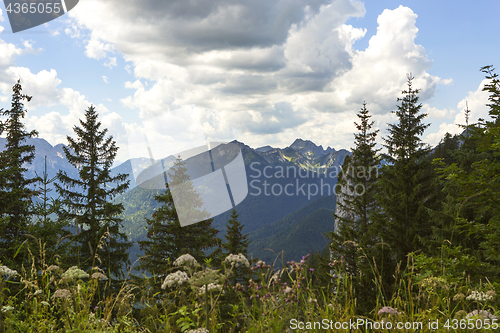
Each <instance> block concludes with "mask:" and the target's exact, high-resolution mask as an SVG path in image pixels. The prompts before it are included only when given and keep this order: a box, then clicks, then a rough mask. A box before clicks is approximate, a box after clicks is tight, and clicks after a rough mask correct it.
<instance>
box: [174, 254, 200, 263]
mask: <svg viewBox="0 0 500 333" xmlns="http://www.w3.org/2000/svg"><path fill="white" fill-rule="evenodd" d="M196 265H198V262H197V261H196V259H195V258H194V257H193V256H192V255H190V254H188V253H186V254H183V255H182V256H180V257H179V258H177V259H175V261H174V266H196Z"/></svg>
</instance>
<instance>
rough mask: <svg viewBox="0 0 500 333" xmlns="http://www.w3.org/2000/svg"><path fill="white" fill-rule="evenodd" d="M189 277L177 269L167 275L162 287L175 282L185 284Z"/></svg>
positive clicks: (169, 285)
mask: <svg viewBox="0 0 500 333" xmlns="http://www.w3.org/2000/svg"><path fill="white" fill-rule="evenodd" d="M188 281H189V277H188V275H187V274H186V273H185V272H182V271H177V272H175V273H171V274H169V275H167V277H166V278H165V281H163V284H162V285H161V289H165V288H167V287H171V286H172V285H173V284H179V285H181V284H183V283H184V282H188Z"/></svg>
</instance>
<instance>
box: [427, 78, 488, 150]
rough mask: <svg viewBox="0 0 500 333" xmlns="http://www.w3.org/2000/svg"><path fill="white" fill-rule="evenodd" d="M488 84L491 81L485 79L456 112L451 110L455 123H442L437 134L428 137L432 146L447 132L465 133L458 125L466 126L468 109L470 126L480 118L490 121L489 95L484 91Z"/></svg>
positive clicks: (461, 102) (459, 105) (470, 92)
mask: <svg viewBox="0 0 500 333" xmlns="http://www.w3.org/2000/svg"><path fill="white" fill-rule="evenodd" d="M487 83H489V80H488V79H484V80H483V81H482V82H481V83H480V84H479V87H478V88H477V89H476V90H474V91H469V92H468V94H467V96H466V97H465V98H464V99H462V100H461V101H460V102H458V103H457V109H456V110H449V111H448V112H449V113H450V114H453V115H455V118H454V120H453V122H451V123H449V122H444V123H441V124H440V125H439V130H438V131H437V132H434V133H431V134H429V135H427V137H426V140H427V142H428V143H430V144H432V145H436V144H438V143H439V141H440V140H441V139H442V138H443V137H444V135H445V134H446V133H447V132H448V133H450V134H460V133H461V132H462V131H463V128H462V127H460V126H458V125H465V124H466V119H465V110H466V109H468V110H469V111H470V113H469V124H474V123H477V122H478V120H479V119H480V118H481V119H485V120H490V116H489V108H488V106H486V104H488V96H489V93H488V92H487V91H483V88H484V85H485V84H487Z"/></svg>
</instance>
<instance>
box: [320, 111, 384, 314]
mask: <svg viewBox="0 0 500 333" xmlns="http://www.w3.org/2000/svg"><path fill="white" fill-rule="evenodd" d="M357 116H358V118H359V119H360V122H359V123H355V125H356V128H357V130H358V131H359V132H358V133H356V134H355V135H354V137H355V145H356V146H355V148H353V149H352V154H351V155H350V156H348V157H346V158H345V160H344V163H343V166H342V173H341V174H340V175H339V177H338V178H339V179H338V184H339V185H340V186H337V187H336V189H337V208H336V213H335V231H334V232H331V233H330V234H329V237H330V239H331V242H330V251H331V261H338V262H340V261H341V258H343V259H344V261H345V268H346V272H347V274H349V275H350V278H352V280H353V282H354V283H353V287H354V289H355V290H354V292H355V293H356V296H357V298H358V304H359V305H360V307H361V308H363V309H362V310H361V311H365V310H366V311H370V309H371V308H372V305H373V304H372V303H373V300H374V299H376V297H375V296H376V295H375V289H374V288H373V283H372V280H373V277H372V275H373V274H372V273H373V269H372V258H373V257H374V256H375V255H376V252H375V244H376V242H377V239H376V233H375V232H374V230H372V229H373V226H372V214H373V212H374V211H375V209H376V200H375V194H376V192H377V177H378V169H379V165H380V161H379V158H378V156H377V155H378V154H377V153H378V151H379V150H380V149H375V145H376V143H375V139H376V136H377V133H378V130H377V131H371V129H372V126H373V124H374V122H373V121H370V118H371V116H370V114H369V111H368V110H367V109H366V103H364V104H363V107H362V108H361V110H360V111H359V112H358V114H357Z"/></svg>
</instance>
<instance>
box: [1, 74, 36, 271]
mask: <svg viewBox="0 0 500 333" xmlns="http://www.w3.org/2000/svg"><path fill="white" fill-rule="evenodd" d="M12 90H13V91H14V93H13V95H12V104H11V105H12V108H11V109H10V110H4V109H0V114H1V115H2V116H3V117H6V118H7V119H5V120H4V121H3V122H1V123H0V134H3V133H6V135H7V143H6V146H5V150H4V151H3V152H2V153H1V154H0V202H1V205H0V206H1V207H0V242H1V246H0V260H1V261H2V262H4V263H6V264H10V265H11V266H13V267H16V268H18V267H20V262H21V261H22V260H20V261H19V260H18V261H17V263H16V264H14V263H13V259H14V256H15V254H16V251H17V250H18V249H19V247H20V246H21V244H22V243H23V242H24V241H25V240H26V237H25V235H26V232H27V228H28V221H29V216H30V204H31V200H30V197H31V196H32V195H33V190H32V189H31V188H30V185H32V184H33V183H35V182H36V181H38V178H32V179H27V178H26V177H25V176H24V173H25V172H26V171H27V169H26V164H30V163H31V162H32V161H33V159H34V158H35V147H34V146H33V145H26V144H24V142H25V141H26V140H27V139H29V138H32V137H34V136H37V135H38V132H37V131H35V130H33V131H31V132H27V131H26V128H25V126H24V123H23V122H22V119H23V118H24V116H25V114H26V110H25V109H24V104H23V100H26V101H28V102H29V101H30V100H31V97H30V96H27V95H24V94H22V93H21V91H22V87H21V84H20V81H18V82H17V83H16V84H15V85H14V86H13V88H12ZM22 249H23V251H24V248H22ZM20 253H22V252H20ZM19 256H20V257H23V256H22V255H19Z"/></svg>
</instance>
